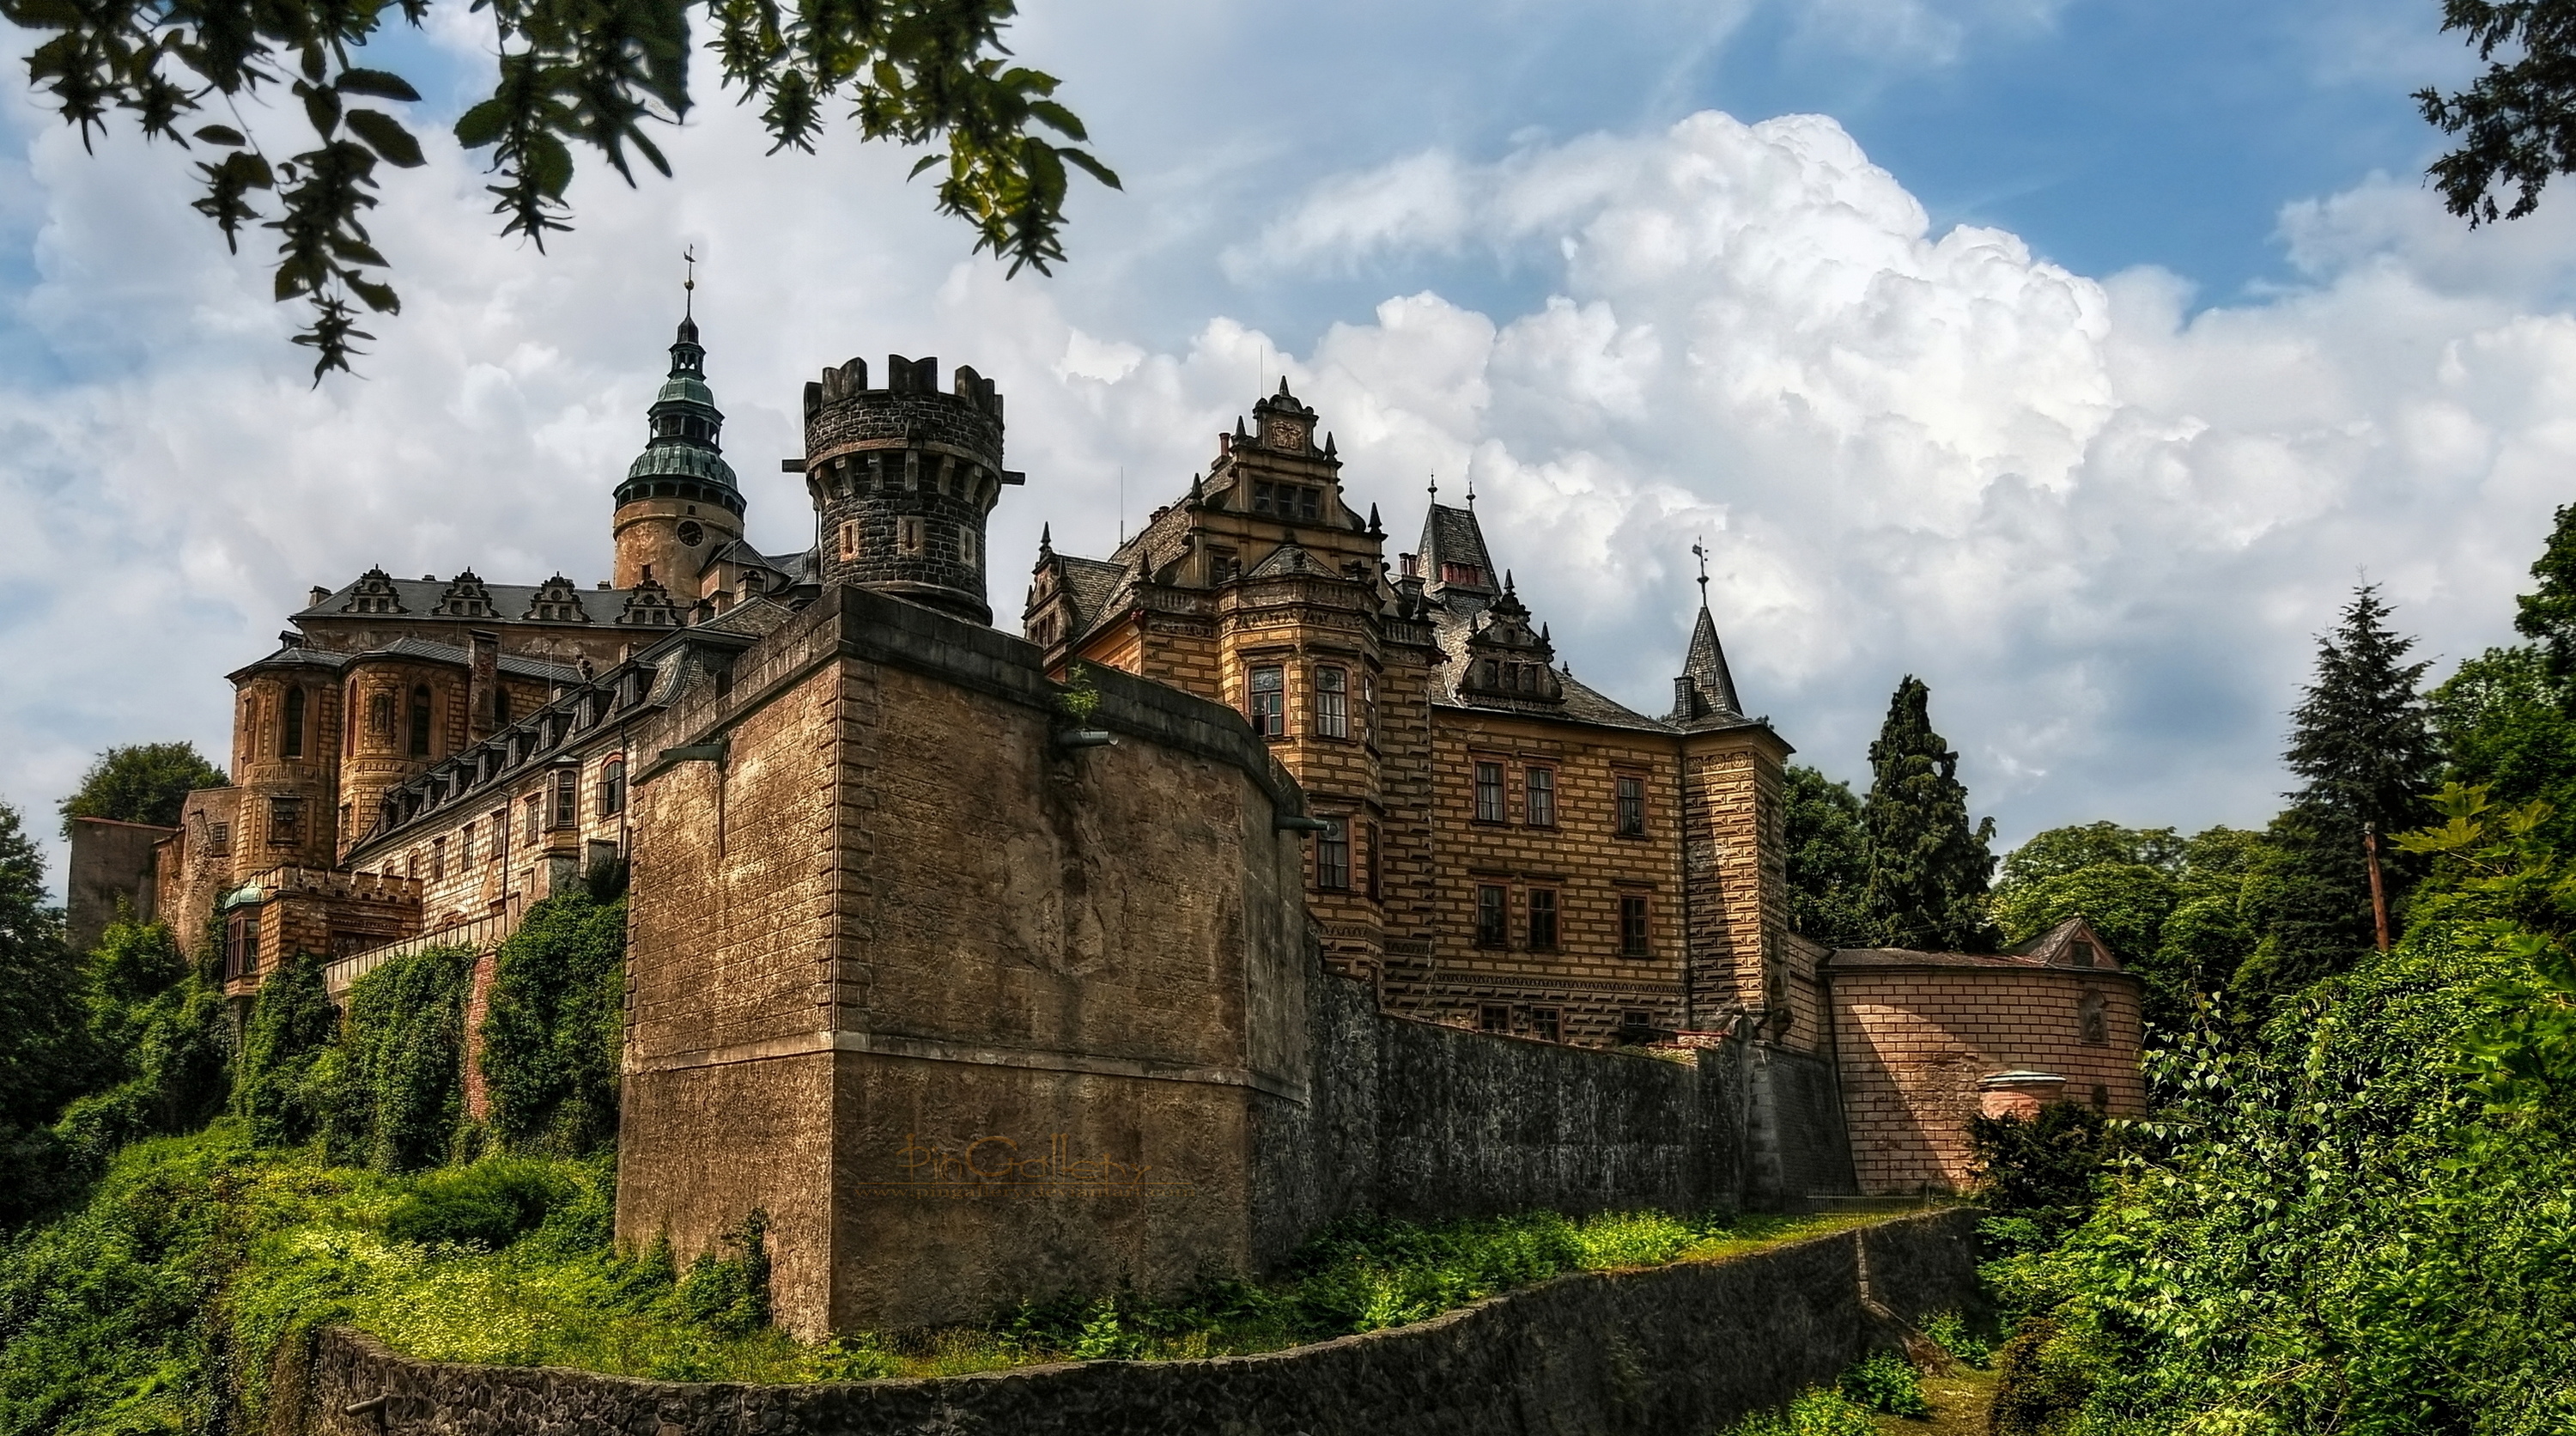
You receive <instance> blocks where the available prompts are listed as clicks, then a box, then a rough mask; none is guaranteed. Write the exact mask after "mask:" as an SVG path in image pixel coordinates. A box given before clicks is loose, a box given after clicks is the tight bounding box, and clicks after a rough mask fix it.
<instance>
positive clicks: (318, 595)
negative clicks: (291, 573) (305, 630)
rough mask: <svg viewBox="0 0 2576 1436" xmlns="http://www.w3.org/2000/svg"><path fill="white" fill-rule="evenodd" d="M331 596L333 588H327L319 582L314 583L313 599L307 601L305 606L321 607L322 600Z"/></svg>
mask: <svg viewBox="0 0 2576 1436" xmlns="http://www.w3.org/2000/svg"><path fill="white" fill-rule="evenodd" d="M330 596H331V590H329V589H327V588H324V587H323V586H322V585H320V584H318V583H317V584H315V585H313V597H312V599H311V600H310V601H309V602H307V603H306V604H305V605H304V606H305V607H306V608H320V607H321V606H322V600H324V599H326V598H329V597H330Z"/></svg>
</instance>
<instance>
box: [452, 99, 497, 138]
mask: <svg viewBox="0 0 2576 1436" xmlns="http://www.w3.org/2000/svg"><path fill="white" fill-rule="evenodd" d="M509 132H510V106H509V104H508V102H507V101H503V100H485V101H484V102H483V103H481V104H479V105H476V106H475V107H473V108H472V109H470V110H467V111H466V112H465V113H464V114H461V115H459V116H457V117H456V142H457V143H458V144H459V145H462V146H464V147H465V148H466V149H469V150H479V149H481V148H483V147H484V146H485V145H488V144H493V143H496V142H497V141H499V140H500V138H501V137H502V136H503V135H506V134H508V133H509Z"/></svg>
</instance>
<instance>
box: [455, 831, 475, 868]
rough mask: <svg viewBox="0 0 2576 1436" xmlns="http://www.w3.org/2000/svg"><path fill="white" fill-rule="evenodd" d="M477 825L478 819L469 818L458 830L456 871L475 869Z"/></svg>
mask: <svg viewBox="0 0 2576 1436" xmlns="http://www.w3.org/2000/svg"><path fill="white" fill-rule="evenodd" d="M475 826H476V820H475V819H473V818H468V819H466V820H465V826H464V827H461V828H458V829H457V830H456V871H457V872H459V873H470V872H472V871H474V829H475Z"/></svg>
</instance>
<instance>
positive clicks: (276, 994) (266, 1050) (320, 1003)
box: [233, 952, 340, 1147]
mask: <svg viewBox="0 0 2576 1436" xmlns="http://www.w3.org/2000/svg"><path fill="white" fill-rule="evenodd" d="M336 1028H337V1024H336V1023H335V1022H334V1021H333V1020H332V1016H331V1002H330V999H329V997H328V996H327V995H326V994H325V993H324V991H323V988H322V960H321V959H320V958H318V957H315V956H314V955H313V954H311V953H309V952H299V953H296V954H295V955H294V956H292V957H289V958H288V959H286V961H285V962H284V963H283V964H282V965H280V966H279V967H278V969H277V970H276V971H275V972H272V973H270V974H268V977H267V980H266V981H264V982H262V983H261V984H260V988H259V997H258V999H257V1000H256V1001H255V1002H254V1003H253V1004H252V1006H251V1013H250V1021H249V1023H248V1024H247V1025H246V1026H245V1028H244V1030H243V1033H242V1051H241V1072H240V1079H239V1081H238V1082H237V1084H236V1085H235V1087H234V1089H233V1104H234V1109H235V1110H236V1111H238V1112H240V1113H241V1116H242V1120H243V1122H244V1123H245V1124H246V1125H247V1128H248V1135H249V1137H250V1140H251V1141H252V1142H253V1143H254V1144H256V1145H258V1146H262V1147H300V1146H302V1145H303V1144H305V1143H306V1142H309V1141H312V1140H313V1139H314V1138H315V1137H318V1136H320V1135H322V1134H323V1132H324V1131H326V1130H327V1129H328V1128H329V1126H330V1124H331V1120H332V1117H333V1113H334V1111H335V1109H336V1108H337V1107H338V1105H339V1102H340V1093H339V1091H338V1090H337V1084H336V1083H335V1082H333V1081H331V1080H330V1076H331V1074H330V1073H328V1072H326V1073H325V1074H324V1080H323V1081H322V1082H318V1083H317V1082H316V1081H315V1080H314V1072H313V1066H314V1063H315V1062H316V1061H317V1060H319V1059H320V1057H321V1056H322V1053H323V1050H324V1049H325V1048H327V1047H329V1046H330V1045H331V1041H332V1039H333V1037H334V1036H336V1035H337V1033H336Z"/></svg>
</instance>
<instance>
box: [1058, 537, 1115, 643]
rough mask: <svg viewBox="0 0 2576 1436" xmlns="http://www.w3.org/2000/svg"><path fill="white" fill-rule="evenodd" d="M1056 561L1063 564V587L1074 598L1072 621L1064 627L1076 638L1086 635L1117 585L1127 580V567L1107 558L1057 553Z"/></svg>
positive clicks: (1112, 596)
mask: <svg viewBox="0 0 2576 1436" xmlns="http://www.w3.org/2000/svg"><path fill="white" fill-rule="evenodd" d="M1056 562H1058V563H1060V564H1062V565H1063V566H1064V590H1065V592H1066V593H1067V594H1069V595H1070V596H1071V597H1072V599H1073V622H1072V623H1071V624H1069V625H1067V627H1068V628H1069V629H1070V631H1071V633H1072V634H1073V635H1074V636H1076V637H1087V636H1089V634H1090V631H1091V627H1092V625H1093V624H1095V623H1098V622H1099V621H1100V618H1101V615H1102V614H1104V613H1106V612H1107V611H1108V609H1109V605H1110V603H1111V601H1112V600H1114V599H1116V598H1117V596H1118V589H1119V587H1120V585H1122V584H1124V583H1125V582H1126V580H1127V566H1126V565H1125V564H1120V563H1111V562H1109V561H1108V560H1106V559H1097V558H1077V557H1075V556H1074V555H1072V554H1069V553H1068V554H1058V555H1057V556H1056Z"/></svg>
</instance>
